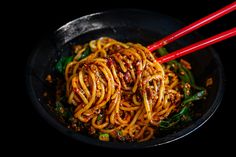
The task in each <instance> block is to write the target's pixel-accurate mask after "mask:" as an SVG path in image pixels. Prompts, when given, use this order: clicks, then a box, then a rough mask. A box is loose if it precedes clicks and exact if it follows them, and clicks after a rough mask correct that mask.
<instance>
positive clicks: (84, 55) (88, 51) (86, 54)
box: [78, 46, 91, 60]
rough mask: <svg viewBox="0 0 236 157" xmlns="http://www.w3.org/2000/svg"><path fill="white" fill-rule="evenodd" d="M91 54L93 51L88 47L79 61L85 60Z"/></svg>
mask: <svg viewBox="0 0 236 157" xmlns="http://www.w3.org/2000/svg"><path fill="white" fill-rule="evenodd" d="M90 53H91V49H90V47H89V46H88V47H87V48H86V49H85V51H84V52H83V53H82V54H81V56H80V57H79V59H78V60H81V59H84V58H86V57H88V55H89V54H90Z"/></svg>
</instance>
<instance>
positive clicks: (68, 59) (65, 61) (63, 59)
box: [55, 56, 73, 74]
mask: <svg viewBox="0 0 236 157" xmlns="http://www.w3.org/2000/svg"><path fill="white" fill-rule="evenodd" d="M72 60H73V56H69V57H61V58H60V59H59V61H58V62H57V64H56V65H55V68H56V70H57V71H58V72H59V73H61V74H64V71H65V69H66V65H67V64H68V63H69V62H71V61H72Z"/></svg>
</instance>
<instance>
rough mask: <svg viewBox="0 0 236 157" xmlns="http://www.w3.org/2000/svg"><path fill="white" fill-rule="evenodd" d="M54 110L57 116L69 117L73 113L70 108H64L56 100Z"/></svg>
mask: <svg viewBox="0 0 236 157" xmlns="http://www.w3.org/2000/svg"><path fill="white" fill-rule="evenodd" d="M54 110H55V112H56V113H57V114H58V115H59V116H61V117H64V118H70V117H71V116H72V113H73V111H72V109H71V108H65V107H64V105H63V104H62V103H61V102H60V101H57V102H56V104H55V107H54Z"/></svg>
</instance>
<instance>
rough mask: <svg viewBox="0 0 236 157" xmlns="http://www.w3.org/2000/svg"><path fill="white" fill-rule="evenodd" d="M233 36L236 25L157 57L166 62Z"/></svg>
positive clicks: (235, 34)
mask: <svg viewBox="0 0 236 157" xmlns="http://www.w3.org/2000/svg"><path fill="white" fill-rule="evenodd" d="M233 36H236V27H234V28H232V29H230V30H227V31H225V32H222V33H220V34H217V35H215V36H213V37H210V38H207V39H205V40H202V41H199V42H196V43H194V44H192V45H189V46H186V47H184V48H182V49H179V50H177V51H174V52H172V53H169V54H167V55H165V56H163V57H160V58H157V61H158V62H159V63H165V62H168V61H171V60H174V59H176V58H179V57H181V56H184V55H186V54H189V53H191V52H194V51H197V50H200V49H202V48H204V47H207V46H209V45H212V44H214V43H217V42H220V41H222V40H225V39H227V38H230V37H233Z"/></svg>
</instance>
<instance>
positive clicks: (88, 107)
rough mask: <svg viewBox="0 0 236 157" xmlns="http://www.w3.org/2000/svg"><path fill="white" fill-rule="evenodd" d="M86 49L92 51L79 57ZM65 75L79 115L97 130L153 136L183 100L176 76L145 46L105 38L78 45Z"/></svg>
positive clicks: (141, 137)
mask: <svg viewBox="0 0 236 157" xmlns="http://www.w3.org/2000/svg"><path fill="white" fill-rule="evenodd" d="M88 47H89V48H90V50H91V51H92V52H91V53H90V55H88V56H87V57H85V58H83V59H81V60H79V61H78V58H80V57H81V55H82V54H83V52H84V51H85V50H86V48H88ZM65 79H66V82H67V84H66V95H67V97H68V103H69V104H73V105H74V106H75V110H74V117H75V118H77V119H78V120H79V121H81V122H83V123H90V125H91V126H92V127H93V128H94V129H95V130H96V132H99V133H106V134H109V136H111V137H113V138H125V140H129V141H139V142H142V141H147V140H150V139H152V138H153V137H154V133H155V130H156V128H157V127H158V125H159V123H160V121H161V120H162V119H165V118H167V117H168V115H170V113H172V112H174V110H175V108H176V106H177V105H179V104H180V99H181V94H180V92H179V90H178V88H177V86H179V80H178V77H177V76H176V74H175V73H174V72H172V71H171V70H170V69H168V67H164V66H162V65H160V64H159V63H158V62H157V61H156V60H155V57H154V56H153V55H152V54H151V52H150V51H149V50H148V49H147V48H145V47H144V46H142V45H140V44H133V43H122V42H119V41H116V40H114V39H111V38H106V37H102V38H99V39H98V40H92V41H90V42H89V43H88V44H85V45H83V46H77V47H76V56H75V57H74V59H73V61H72V62H70V63H69V64H67V67H66V70H65ZM115 132H119V135H120V136H116V134H115ZM101 140H102V139H101Z"/></svg>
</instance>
